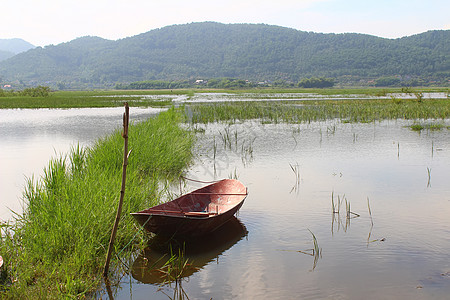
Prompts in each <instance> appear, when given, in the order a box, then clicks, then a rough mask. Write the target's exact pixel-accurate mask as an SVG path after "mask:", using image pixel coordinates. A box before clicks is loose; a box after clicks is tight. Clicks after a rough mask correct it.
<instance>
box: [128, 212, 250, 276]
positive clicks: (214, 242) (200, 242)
mask: <svg viewBox="0 0 450 300" xmlns="http://www.w3.org/2000/svg"><path fill="white" fill-rule="evenodd" d="M247 233H248V231H247V229H246V228H245V226H244V225H243V224H242V223H241V222H240V221H239V220H238V219H237V218H236V217H234V216H233V217H232V218H231V219H230V220H229V221H228V222H226V223H225V224H224V225H222V226H221V227H220V228H219V229H217V230H215V231H214V232H212V233H211V234H209V235H205V236H202V237H201V238H197V239H195V240H186V241H183V240H179V239H177V240H174V239H171V240H168V239H167V238H164V237H160V236H155V237H153V238H152V239H151V240H150V244H149V246H148V247H147V248H146V249H145V250H143V251H142V252H141V253H140V254H139V256H138V257H137V258H136V260H135V261H134V263H133V266H132V270H131V274H132V276H133V278H134V279H136V280H138V281H140V282H142V283H150V284H162V283H165V282H167V281H168V280H170V276H168V273H167V265H168V263H169V262H170V260H171V258H172V259H173V255H177V256H178V255H179V254H181V255H182V256H183V258H184V260H187V264H186V265H185V266H184V267H183V270H182V272H181V274H179V278H178V279H180V278H183V277H189V276H191V275H192V274H194V273H195V272H197V271H199V270H200V269H202V268H203V267H204V266H206V265H207V264H208V263H209V262H211V261H213V260H214V259H216V258H218V257H219V256H220V255H221V254H222V253H223V252H225V251H226V250H228V249H230V248H231V247H232V246H233V245H235V244H236V243H237V242H238V241H240V240H241V239H242V238H243V237H245V236H246V235H247Z"/></svg>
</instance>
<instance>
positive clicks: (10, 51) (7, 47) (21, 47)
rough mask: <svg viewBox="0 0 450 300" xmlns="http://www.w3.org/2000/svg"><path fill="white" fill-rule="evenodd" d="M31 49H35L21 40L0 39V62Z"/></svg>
mask: <svg viewBox="0 0 450 300" xmlns="http://www.w3.org/2000/svg"><path fill="white" fill-rule="evenodd" d="M33 48H35V46H33V45H32V44H30V43H29V42H27V41H24V40H23V39H19V38H14V39H0V61H2V60H5V59H8V58H10V57H13V56H14V55H16V54H18V53H21V52H25V51H28V50H30V49H33Z"/></svg>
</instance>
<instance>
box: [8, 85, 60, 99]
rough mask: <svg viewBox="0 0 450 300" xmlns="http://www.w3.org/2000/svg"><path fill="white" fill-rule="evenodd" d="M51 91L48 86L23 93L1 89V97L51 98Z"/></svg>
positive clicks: (28, 89)
mask: <svg viewBox="0 0 450 300" xmlns="http://www.w3.org/2000/svg"><path fill="white" fill-rule="evenodd" d="M50 92H51V89H50V87H48V86H37V87H32V88H26V89H23V90H21V91H14V90H11V91H8V90H6V91H5V90H3V89H1V88H0V97H15V96H28V97H48V96H50Z"/></svg>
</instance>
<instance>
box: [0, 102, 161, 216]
mask: <svg viewBox="0 0 450 300" xmlns="http://www.w3.org/2000/svg"><path fill="white" fill-rule="evenodd" d="M159 111H161V110H160V109H155V108H148V109H139V108H131V116H130V118H131V121H133V120H134V121H139V120H143V119H146V118H148V117H150V116H152V115H155V114H156V113H158V112H159ZM122 115H123V108H122V107H118V108H94V109H92V108H89V109H86V108H83V109H39V110H36V109H0V153H1V155H0V190H1V191H2V193H1V195H0V199H1V201H0V221H1V220H8V219H10V218H11V216H12V213H11V210H12V211H14V212H17V213H21V212H22V201H21V200H20V199H21V197H22V192H23V187H24V185H25V183H26V178H29V177H31V176H32V175H33V174H34V175H35V177H38V176H40V174H42V171H43V168H44V167H46V166H47V165H48V161H49V160H50V159H51V158H52V157H56V156H58V155H61V154H63V155H64V154H66V153H68V151H69V150H70V148H71V147H73V146H76V145H77V144H80V145H81V146H87V145H91V144H93V143H94V142H95V141H96V140H97V139H98V138H100V137H102V136H105V135H106V134H108V133H111V132H113V131H114V130H115V129H118V128H122Z"/></svg>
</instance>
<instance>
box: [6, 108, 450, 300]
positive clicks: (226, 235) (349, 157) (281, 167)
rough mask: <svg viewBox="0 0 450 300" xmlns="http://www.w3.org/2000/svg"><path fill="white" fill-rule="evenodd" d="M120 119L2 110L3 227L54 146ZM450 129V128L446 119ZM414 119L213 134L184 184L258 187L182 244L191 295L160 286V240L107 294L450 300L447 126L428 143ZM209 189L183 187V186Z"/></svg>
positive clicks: (138, 114)
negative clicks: (223, 221) (335, 207)
mask: <svg viewBox="0 0 450 300" xmlns="http://www.w3.org/2000/svg"><path fill="white" fill-rule="evenodd" d="M153 112H154V111H153V110H150V109H149V110H138V109H133V108H132V109H131V116H132V118H136V119H139V118H146V117H148V116H150V115H152V113H153ZM122 113H123V109H121V108H119V109H111V110H109V109H99V110H90V109H87V110H39V111H34V110H7V111H4V110H3V111H2V110H0V114H1V115H0V120H1V121H0V122H1V123H0V128H1V131H0V137H1V139H0V150H1V153H2V158H1V159H2V161H1V166H2V167H1V174H2V175H1V176H2V178H1V184H2V187H1V188H2V190H3V191H4V192H3V193H2V201H1V204H2V205H1V206H2V208H1V209H2V210H1V213H2V214H1V215H0V218H2V219H3V220H5V219H8V218H9V212H8V211H7V210H5V209H4V206H9V207H11V206H14V205H15V203H16V201H17V202H19V201H18V200H17V198H18V197H19V188H18V187H19V186H21V185H23V183H24V180H23V176H24V174H25V175H27V176H29V175H30V174H31V173H32V172H35V171H36V172H40V171H42V167H43V166H45V164H46V162H47V161H48V159H49V158H50V157H51V156H53V154H54V153H55V151H56V152H58V153H59V152H64V151H66V150H68V149H69V148H70V145H73V144H76V143H77V142H79V143H80V144H82V145H88V144H91V143H92V142H93V141H94V140H95V139H96V138H97V137H99V136H102V135H104V134H105V133H107V132H110V131H112V130H113V129H114V128H118V127H120V126H121V114H122ZM445 122H446V125H447V126H448V125H449V120H446V121H445ZM411 123H412V121H411V122H408V121H383V122H376V123H371V124H341V123H340V122H338V121H334V120H331V121H328V122H315V123H311V124H301V125H283V124H278V125H270V124H269V125H267V124H266V125H262V124H260V123H259V122H257V121H253V122H251V121H249V122H244V123H241V124H237V125H231V126H229V125H222V124H208V125H203V128H204V129H205V132H204V133H199V143H198V145H197V147H198V148H197V153H198V157H197V159H196V164H195V165H194V166H193V167H192V169H191V170H190V171H189V174H188V177H189V178H191V179H198V180H203V181H209V180H214V179H219V178H228V177H236V176H237V177H238V178H239V180H241V181H242V182H243V183H244V184H245V185H246V186H248V190H249V195H248V197H247V199H246V202H245V203H244V205H243V207H242V209H241V210H240V212H239V215H238V217H237V219H236V220H233V222H232V223H230V224H227V227H224V228H222V229H221V231H219V232H218V233H217V235H216V236H212V237H207V238H205V241H204V242H203V243H201V244H195V245H192V244H190V245H186V252H187V253H186V257H187V258H189V263H190V264H189V266H188V267H187V269H186V275H187V276H186V277H184V278H183V279H182V281H181V288H182V291H181V290H180V285H178V286H177V287H178V289H175V287H176V286H175V284H174V283H173V284H172V285H161V284H162V283H161V272H160V271H158V270H155V268H154V267H153V268H152V267H151V266H152V265H153V263H152V262H155V261H156V260H158V258H159V257H160V256H162V254H163V253H164V251H163V250H161V249H160V248H161V247H160V246H158V245H159V244H158V243H157V241H153V244H152V246H151V247H149V248H148V249H147V250H146V251H145V253H141V254H140V255H138V257H137V258H136V260H135V261H133V262H132V267H133V268H132V271H131V275H125V277H124V278H122V281H121V284H120V286H119V287H117V286H116V287H113V288H112V291H111V295H112V296H113V297H114V298H115V299H147V298H150V297H151V298H152V299H168V296H171V297H173V295H174V293H175V292H184V293H186V294H187V295H188V297H189V299H210V298H213V299H231V298H235V299H327V298H328V299H361V298H364V299H446V298H447V297H448V295H449V293H450V254H449V252H448V249H450V218H449V217H448V216H449V215H450V196H449V195H450V185H449V184H448V178H449V176H450V131H449V130H448V129H443V130H440V131H422V132H421V133H420V134H419V133H417V132H413V131H411V130H410V129H409V128H407V127H405V126H406V125H409V124H411ZM79 124H84V125H79ZM78 126H80V127H78ZM91 129H92V131H91ZM224 136H226V137H229V139H227V140H228V141H229V142H226V143H225V142H224V140H223V139H222V138H221V137H224ZM214 143H215V144H216V147H214ZM214 149H216V154H215V155H214ZM4 166H6V167H4ZM293 169H294V170H298V172H294V170H293ZM199 186H201V184H199V183H195V182H187V185H186V187H184V189H185V191H189V190H192V189H195V188H197V187H199ZM5 192H6V193H5ZM5 195H6V196H5ZM7 195H9V196H7ZM332 195H333V199H334V202H335V203H336V202H337V201H338V199H346V200H347V202H349V203H350V204H351V212H353V213H355V214H358V215H359V217H358V216H356V215H354V214H352V215H351V217H352V218H351V219H347V217H346V213H345V200H344V202H343V204H342V206H341V208H340V213H339V214H337V213H335V214H333V213H332ZM4 197H6V198H4ZM3 199H7V200H6V204H4V203H5V202H4V200H3ZM369 207H370V212H371V214H370V213H369ZM311 233H313V234H314V236H315V237H316V238H317V242H318V247H319V248H320V249H321V255H318V256H317V257H315V256H314V255H310V254H313V253H312V252H311V250H310V249H312V248H314V245H313V237H312V234H311ZM300 251H301V252H300ZM106 294H107V292H106V290H104V291H102V292H100V293H99V295H104V296H105V297H106Z"/></svg>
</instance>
